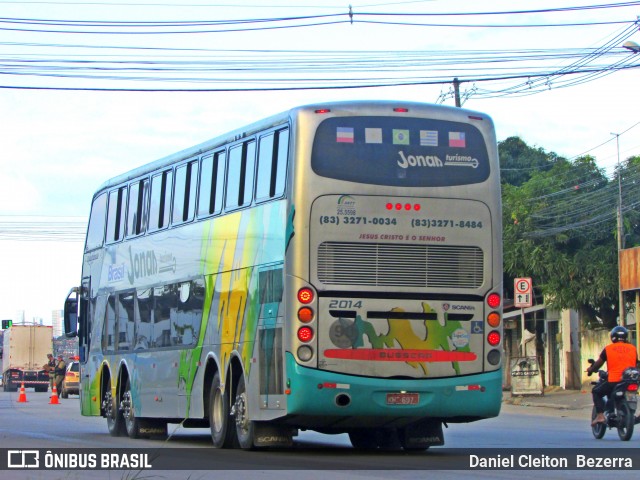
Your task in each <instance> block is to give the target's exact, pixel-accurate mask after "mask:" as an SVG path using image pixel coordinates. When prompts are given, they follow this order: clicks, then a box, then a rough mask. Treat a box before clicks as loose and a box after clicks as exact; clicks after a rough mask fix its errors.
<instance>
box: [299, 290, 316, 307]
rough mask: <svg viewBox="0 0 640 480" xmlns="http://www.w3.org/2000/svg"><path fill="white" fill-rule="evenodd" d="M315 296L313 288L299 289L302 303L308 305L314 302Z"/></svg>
mask: <svg viewBox="0 0 640 480" xmlns="http://www.w3.org/2000/svg"><path fill="white" fill-rule="evenodd" d="M313 297H314V295H313V290H311V289H310V288H307V287H305V288H301V289H300V290H298V301H299V302H300V303H303V304H305V305H308V304H309V303H311V302H313Z"/></svg>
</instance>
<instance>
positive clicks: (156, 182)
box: [149, 170, 173, 232]
mask: <svg viewBox="0 0 640 480" xmlns="http://www.w3.org/2000/svg"><path fill="white" fill-rule="evenodd" d="M172 179H173V171H171V170H167V171H165V172H162V173H160V174H158V175H154V176H153V177H152V179H151V202H150V205H149V231H150V232H154V231H156V230H160V229H161V228H166V227H167V226H168V225H169V207H170V205H171V201H170V200H171V183H172Z"/></svg>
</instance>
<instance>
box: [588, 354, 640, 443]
mask: <svg viewBox="0 0 640 480" xmlns="http://www.w3.org/2000/svg"><path fill="white" fill-rule="evenodd" d="M589 363H591V364H593V363H594V361H593V360H592V359H589ZM607 379H608V373H607V372H606V371H605V370H598V381H597V382H591V385H598V384H600V383H604V382H606V381H607ZM639 385H640V370H638V369H637V368H635V367H629V368H627V369H626V370H625V371H624V372H623V373H622V380H621V381H620V382H618V384H617V385H616V386H615V388H614V389H613V391H612V392H611V395H608V396H607V400H606V404H605V405H606V406H605V411H604V416H605V418H606V422H604V423H596V424H595V425H592V426H591V431H592V432H593V436H594V437H595V438H596V439H598V440H599V439H601V438H602V437H604V434H605V432H606V431H607V428H609V429H611V428H616V429H618V436H619V437H620V440H623V441H628V440H631V437H632V436H633V426H634V424H635V423H636V419H635V413H636V408H637V406H638V386H639ZM595 418H596V407H595V406H594V407H593V410H592V412H591V420H592V421H593V420H594V419H595Z"/></svg>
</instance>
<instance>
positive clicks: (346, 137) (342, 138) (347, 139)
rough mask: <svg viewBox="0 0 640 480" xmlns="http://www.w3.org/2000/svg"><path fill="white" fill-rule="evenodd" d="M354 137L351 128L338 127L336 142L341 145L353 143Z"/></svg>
mask: <svg viewBox="0 0 640 480" xmlns="http://www.w3.org/2000/svg"><path fill="white" fill-rule="evenodd" d="M353 139H354V135H353V128H351V127H338V128H337V131H336V141H337V142H340V143H353Z"/></svg>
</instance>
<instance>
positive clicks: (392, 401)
mask: <svg viewBox="0 0 640 480" xmlns="http://www.w3.org/2000/svg"><path fill="white" fill-rule="evenodd" d="M419 400H420V394H419V393H387V405H417V404H418V401H419Z"/></svg>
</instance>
